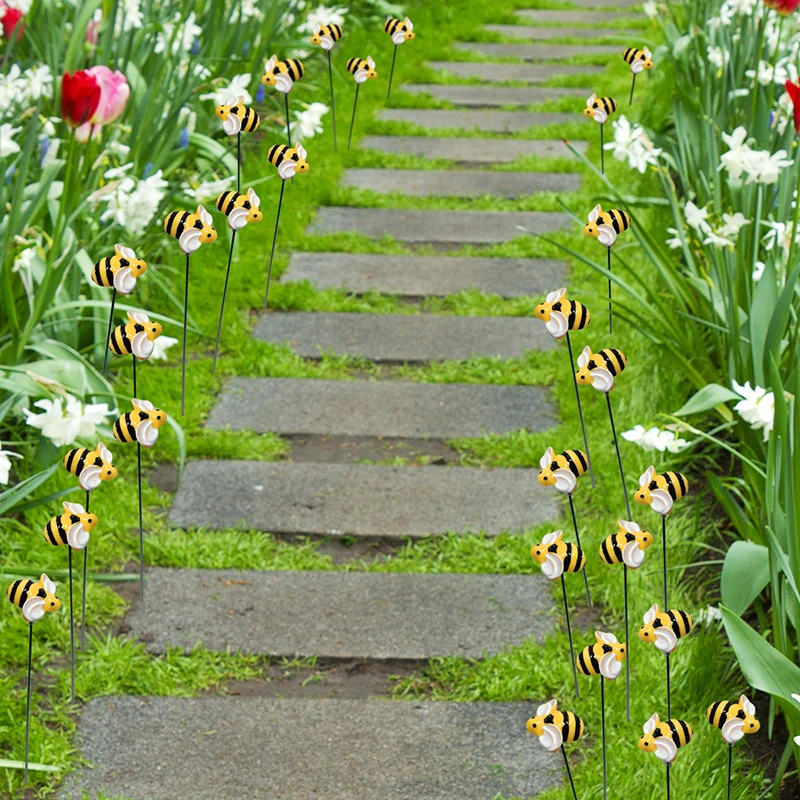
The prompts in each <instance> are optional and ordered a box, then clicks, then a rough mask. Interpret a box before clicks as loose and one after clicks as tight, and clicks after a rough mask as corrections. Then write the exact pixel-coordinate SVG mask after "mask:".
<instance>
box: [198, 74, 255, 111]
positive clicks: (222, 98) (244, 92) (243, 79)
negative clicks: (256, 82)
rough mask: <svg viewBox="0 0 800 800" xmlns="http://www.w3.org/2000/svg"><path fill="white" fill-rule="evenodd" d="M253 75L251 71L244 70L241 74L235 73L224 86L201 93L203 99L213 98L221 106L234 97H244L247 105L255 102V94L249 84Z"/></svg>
mask: <svg viewBox="0 0 800 800" xmlns="http://www.w3.org/2000/svg"><path fill="white" fill-rule="evenodd" d="M251 80H252V76H251V75H250V73H249V72H244V73H242V74H241V75H235V76H234V77H233V78H232V79H231V82H230V83H229V84H228V85H227V86H222V87H220V88H219V89H216V90H215V91H213V92H208V94H201V95H200V99H201V100H213V101H214V105H215V106H221V105H223V104H224V103H226V102H227V101H228V100H230V99H231V98H232V97H241V98H243V100H242V102H243V103H244V104H245V105H246V106H247V105H250V103H252V102H253V95H251V94H250V92H249V91H248V88H247V87H248V86H249V85H250V81H251Z"/></svg>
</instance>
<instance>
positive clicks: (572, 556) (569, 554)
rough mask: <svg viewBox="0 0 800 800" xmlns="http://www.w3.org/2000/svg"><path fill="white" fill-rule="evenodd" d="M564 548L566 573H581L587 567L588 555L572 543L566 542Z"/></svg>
mask: <svg viewBox="0 0 800 800" xmlns="http://www.w3.org/2000/svg"><path fill="white" fill-rule="evenodd" d="M564 547H565V548H566V549H565V551H564V559H563V561H564V572H580V571H581V570H582V569H583V568H584V567H585V566H586V554H585V553H584V552H583V550H581V549H580V547H578V545H576V544H572V543H571V542H565V543H564Z"/></svg>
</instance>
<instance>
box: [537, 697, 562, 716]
mask: <svg viewBox="0 0 800 800" xmlns="http://www.w3.org/2000/svg"><path fill="white" fill-rule="evenodd" d="M556 703H557V701H556V700H548V701H547V702H546V703H542V705H540V706H539V708H537V709H536V716H537V717H546V716H547V715H548V714H549V713H550V712H551V711H552V710H553V709H554V708H555V707H556Z"/></svg>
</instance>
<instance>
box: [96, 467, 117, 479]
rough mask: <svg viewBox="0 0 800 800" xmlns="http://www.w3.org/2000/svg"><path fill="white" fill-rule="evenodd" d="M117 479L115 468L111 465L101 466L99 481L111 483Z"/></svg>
mask: <svg viewBox="0 0 800 800" xmlns="http://www.w3.org/2000/svg"><path fill="white" fill-rule="evenodd" d="M116 477H117V468H116V467H115V466H114V465H113V464H103V467H102V469H101V470H100V480H101V481H113V480H114V478H116Z"/></svg>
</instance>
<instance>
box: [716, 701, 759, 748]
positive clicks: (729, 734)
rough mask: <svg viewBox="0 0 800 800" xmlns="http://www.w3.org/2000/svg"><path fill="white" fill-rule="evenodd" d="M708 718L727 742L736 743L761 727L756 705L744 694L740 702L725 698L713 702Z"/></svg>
mask: <svg viewBox="0 0 800 800" xmlns="http://www.w3.org/2000/svg"><path fill="white" fill-rule="evenodd" d="M706 719H707V720H708V721H709V722H710V723H711V724H712V725H713V726H714V727H715V728H718V729H719V731H720V732H721V733H722V738H723V740H724V741H725V744H735V743H736V742H738V741H739V740H740V739H741V738H742V737H744V735H745V734H751V733H757V732H758V731H759V730H760V728H761V723H760V722H759V721H758V720H757V719H756V707H755V706H754V705H753V704H752V703H751V702H750V701H749V700H748V699H747V698H746V697H745V696H744V695H742V696H741V697H740V698H739V702H738V703H728V702H726V701H724V700H722V701H720V702H719V703H713V704H712V705H711V706H709V709H708V711H707V712H706Z"/></svg>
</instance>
